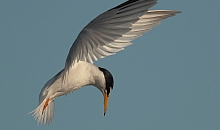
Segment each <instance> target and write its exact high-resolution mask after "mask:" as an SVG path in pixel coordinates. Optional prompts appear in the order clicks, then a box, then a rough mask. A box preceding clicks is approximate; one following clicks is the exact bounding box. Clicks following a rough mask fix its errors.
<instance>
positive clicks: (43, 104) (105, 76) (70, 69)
mask: <svg viewBox="0 0 220 130" xmlns="http://www.w3.org/2000/svg"><path fill="white" fill-rule="evenodd" d="M156 3H157V0H128V1H126V2H124V3H122V4H120V5H118V6H116V7H114V8H112V9H110V10H108V11H106V12H104V13H102V14H101V15H99V16H98V17H96V18H95V19H93V20H92V21H91V22H90V23H89V24H88V25H86V26H85V27H84V28H83V29H82V31H81V32H80V33H79V35H78V37H77V38H76V40H75V41H74V43H73V45H72V47H71V48H70V50H69V54H68V56H67V59H66V63H65V67H64V69H62V70H61V71H60V72H59V73H58V74H56V75H55V76H54V77H53V78H51V79H50V80H49V81H48V82H47V83H46V84H45V85H44V87H43V88H42V89H41V92H40V95H39V106H38V107H37V108H36V109H35V110H33V111H32V112H30V113H32V114H33V116H34V118H35V120H37V123H38V124H39V123H41V124H42V123H43V124H49V123H50V122H52V121H53V118H54V100H55V98H57V97H59V96H62V95H66V94H68V93H70V92H73V91H75V90H77V89H80V88H82V87H83V86H88V85H93V86H95V87H96V88H98V89H99V90H100V91H101V93H102V94H103V97H104V115H105V114H106V110H107V106H108V98H109V96H110V93H111V91H112V89H113V85H114V80H113V76H112V74H111V73H110V72H109V71H108V70H107V69H105V68H101V67H98V66H96V65H94V64H93V62H94V61H96V60H98V59H100V58H105V57H106V56H110V55H113V54H115V53H116V52H118V51H121V50H123V49H124V48H125V47H126V46H129V45H131V44H132V43H131V41H132V40H134V39H135V38H138V37H140V36H141V35H142V34H144V33H146V32H148V31H149V30H151V29H152V28H153V27H155V26H157V25H158V24H159V23H160V22H161V21H162V20H164V19H166V18H168V17H171V16H174V15H175V14H177V13H180V11H174V10H149V8H150V7H152V6H154V5H155V4H156Z"/></svg>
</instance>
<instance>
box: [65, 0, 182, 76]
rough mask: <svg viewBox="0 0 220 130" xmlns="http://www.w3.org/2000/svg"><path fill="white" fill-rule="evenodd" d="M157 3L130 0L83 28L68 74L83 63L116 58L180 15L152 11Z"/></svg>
mask: <svg viewBox="0 0 220 130" xmlns="http://www.w3.org/2000/svg"><path fill="white" fill-rule="evenodd" d="M156 3H157V1H156V0H129V1H127V2H125V3H122V4H121V5H119V6H116V7H115V8H112V9H110V10H108V11H106V12H104V13H102V14H101V15H99V16H98V17H96V18H95V19H94V20H92V21H91V22H90V23H89V24H88V25H87V26H86V27H84V28H83V29H82V31H81V32H80V33H79V35H78V37H77V38H76V40H75V42H74V43H73V45H72V47H71V49H70V51H69V54H68V56H67V59H66V64H65V69H64V71H65V72H68V70H69V69H70V67H71V66H73V65H74V63H76V62H78V61H79V60H80V61H86V62H90V63H93V62H94V61H96V60H98V59H100V58H104V57H106V56H110V55H113V54H115V53H116V52H118V51H121V50H123V49H124V47H126V46H128V45H131V44H132V43H131V41H132V40H134V39H135V38H137V37H140V36H141V35H142V34H143V33H146V32H147V31H149V30H151V29H152V28H153V27H155V26H156V25H158V24H159V23H160V21H162V20H163V19H166V18H168V17H171V16H174V15H175V14H177V13H180V12H179V11H173V10H150V11H149V10H148V9H149V8H150V7H152V6H153V5H155V4H156Z"/></svg>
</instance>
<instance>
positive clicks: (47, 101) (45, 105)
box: [42, 98, 50, 114]
mask: <svg viewBox="0 0 220 130" xmlns="http://www.w3.org/2000/svg"><path fill="white" fill-rule="evenodd" d="M49 101H50V99H49V98H48V99H47V100H46V102H45V104H44V107H43V110H42V114H43V112H44V110H45V109H46V108H47V106H48V103H49Z"/></svg>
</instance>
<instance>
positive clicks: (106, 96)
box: [104, 93, 108, 116]
mask: <svg viewBox="0 0 220 130" xmlns="http://www.w3.org/2000/svg"><path fill="white" fill-rule="evenodd" d="M107 107H108V95H107V93H104V116H105V113H106V111H107Z"/></svg>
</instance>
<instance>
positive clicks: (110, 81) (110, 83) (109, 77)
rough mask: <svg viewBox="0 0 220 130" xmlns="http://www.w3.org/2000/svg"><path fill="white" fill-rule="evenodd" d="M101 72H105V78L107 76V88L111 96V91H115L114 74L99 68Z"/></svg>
mask: <svg viewBox="0 0 220 130" xmlns="http://www.w3.org/2000/svg"><path fill="white" fill-rule="evenodd" d="M99 70H100V71H102V72H103V74H104V76H105V86H106V88H105V89H106V91H107V95H109V93H110V92H111V89H113V86H114V79H113V76H112V74H111V73H110V72H109V71H108V70H107V69H105V68H101V67H99Z"/></svg>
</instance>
